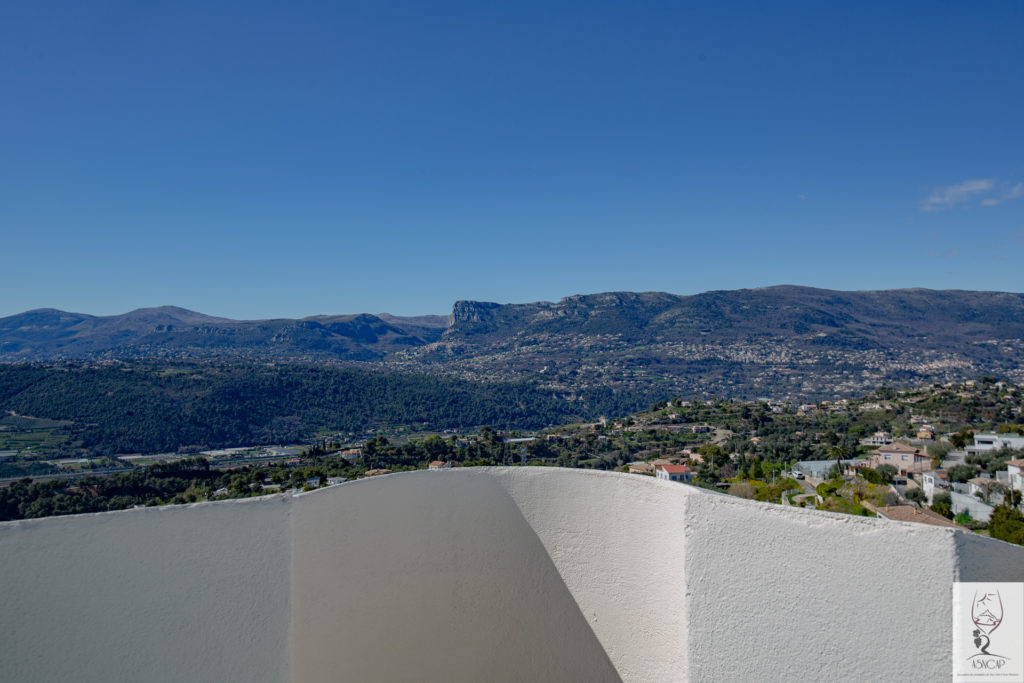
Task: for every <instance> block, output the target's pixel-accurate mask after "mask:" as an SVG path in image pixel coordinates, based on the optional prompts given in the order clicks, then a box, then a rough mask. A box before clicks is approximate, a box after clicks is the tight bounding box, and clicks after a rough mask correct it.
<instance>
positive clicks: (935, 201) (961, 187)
mask: <svg viewBox="0 0 1024 683" xmlns="http://www.w3.org/2000/svg"><path fill="white" fill-rule="evenodd" d="M994 185H995V184H994V183H993V182H992V181H991V180H989V179H988V178H978V179H975V180H965V181H964V182H962V183H960V184H958V185H945V186H942V187H936V188H935V189H934V190H932V193H931V194H930V195H928V197H927V198H926V199H925V200H924V201H923V202H921V210H922V211H937V210H941V209H948V208H950V207H952V206H956V205H957V204H963V203H964V202H967V201H970V200H971V199H972V198H973V197H974V196H975V195H978V194H984V193H986V192H990V191H991V190H992V188H993V187H994Z"/></svg>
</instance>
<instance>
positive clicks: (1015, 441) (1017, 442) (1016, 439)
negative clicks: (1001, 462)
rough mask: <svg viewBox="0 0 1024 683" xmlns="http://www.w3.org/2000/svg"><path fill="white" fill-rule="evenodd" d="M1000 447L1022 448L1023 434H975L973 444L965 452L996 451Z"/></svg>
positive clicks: (1023, 442)
mask: <svg viewBox="0 0 1024 683" xmlns="http://www.w3.org/2000/svg"><path fill="white" fill-rule="evenodd" d="M1001 448H1012V449H1014V450H1016V449H1021V448H1024V436H1020V435H1019V434H975V435H974V445H972V446H968V447H967V448H966V450H967V454H968V455H971V454H977V453H984V452H986V451H996V450H999V449H1001Z"/></svg>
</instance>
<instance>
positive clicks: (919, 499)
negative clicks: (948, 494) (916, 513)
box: [904, 489, 928, 505]
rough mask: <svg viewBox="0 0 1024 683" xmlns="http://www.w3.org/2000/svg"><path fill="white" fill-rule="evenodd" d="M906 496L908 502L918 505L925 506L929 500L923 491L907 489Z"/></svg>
mask: <svg viewBox="0 0 1024 683" xmlns="http://www.w3.org/2000/svg"><path fill="white" fill-rule="evenodd" d="M904 496H905V497H906V499H907V500H909V501H911V502H914V503H917V504H918V505H924V504H925V501H927V500H928V496H926V495H925V494H924V491H923V490H922V489H907V492H906V494H904Z"/></svg>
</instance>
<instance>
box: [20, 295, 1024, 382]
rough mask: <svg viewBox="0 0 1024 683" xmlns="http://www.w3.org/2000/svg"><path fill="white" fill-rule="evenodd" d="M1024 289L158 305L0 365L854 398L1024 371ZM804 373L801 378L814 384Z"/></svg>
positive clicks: (69, 331) (25, 321)
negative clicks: (378, 305) (323, 310)
mask: <svg viewBox="0 0 1024 683" xmlns="http://www.w3.org/2000/svg"><path fill="white" fill-rule="evenodd" d="M1022 355H1024V294H1017V293H1012V292H977V291H971V290H932V289H925V288H908V289H898V290H863V291H839V290H827V289H819V288H812V287H803V286H798V285H776V286H772V287H763V288H753V289H739V290H712V291H708V292H703V293H700V294H694V295H676V294H670V293H666V292H600V293H595V294H576V295H570V296H566V297H563V298H562V299H560V300H559V301H557V302H550V301H538V302H531V303H511V304H502V303H496V302H487V301H473V300H459V301H456V302H455V303H454V304H453V306H452V311H451V314H450V315H449V316H447V317H446V316H439V315H426V316H392V315H389V314H386V313H382V314H379V315H374V314H369V313H358V314H343V315H317V316H309V317H306V318H298V319H291V318H273V319H265V320H252V321H246V320H231V319H228V318H217V317H214V316H207V315H205V314H202V313H197V312H195V311H189V310H187V309H183V308H179V307H173V306H162V307H156V308H145V309H137V310H136V311H130V312H128V313H125V314H121V315H119V316H89V315H86V314H80V313H69V312H64V311H59V310H56V309H35V310H33V311H27V312H25V313H22V314H18V315H15V316H9V317H7V318H2V319H0V361H3V362H19V361H22V362H23V361H61V360H74V359H82V360H104V359H114V358H117V359H125V360H128V359H137V358H177V359H197V358H199V359H202V358H228V359H244V360H257V359H259V360H274V361H297V362H312V363H340V364H350V365H351V364H356V365H367V366H370V367H374V368H376V369H383V370H395V369H400V370H405V371H417V372H421V371H426V372H433V373H441V374H450V375H456V376H461V377H464V378H468V379H486V380H502V381H508V380H530V381H533V382H536V383H538V384H542V385H546V386H549V387H552V388H557V389H560V390H565V391H566V392H569V393H571V392H573V391H578V390H581V389H584V388H587V387H593V386H616V387H621V388H623V389H625V390H635V389H637V388H639V387H641V386H642V385H644V384H645V383H647V385H649V383H650V382H651V381H659V382H664V383H665V384H666V385H667V387H668V388H671V389H672V390H675V391H679V392H699V393H704V394H708V393H718V392H724V391H729V392H732V393H738V394H749V393H751V392H756V391H763V390H765V389H766V388H773V387H775V388H778V387H783V388H785V390H786V391H787V392H790V393H793V394H794V395H795V394H798V393H807V394H822V393H824V392H825V391H827V390H828V389H829V387H830V386H831V387H836V389H835V390H836V391H838V392H840V393H850V392H855V391H858V390H860V389H862V388H863V387H864V386H870V384H871V383H872V382H874V383H876V384H877V383H878V382H880V381H881V382H887V381H938V380H947V379H961V378H964V377H966V376H969V375H971V374H974V375H977V374H984V373H993V372H994V373H1003V374H1006V373H1010V374H1013V373H1021V371H1022V368H1021V363H1020V362H1019V361H1018V358H1019V357H1021V356H1022ZM805 380H806V381H805Z"/></svg>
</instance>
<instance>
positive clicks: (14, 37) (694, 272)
mask: <svg viewBox="0 0 1024 683" xmlns="http://www.w3.org/2000/svg"><path fill="white" fill-rule="evenodd" d="M498 5H499V4H498V3H480V2H461V3H454V2H443V1H442V2H430V3H425V2H386V1H382V0H378V1H375V2H365V3H363V2H359V3H355V2H323V3H305V2H294V3H270V2H256V1H252V0H249V1H247V2H209V1H204V2H188V1H187V0H185V1H179V2H173V3H172V2H153V3H139V2H98V1H93V2H86V3H83V2H44V1H31V2H29V1H21V0H15V1H14V2H7V3H3V4H2V5H0V102H2V106H0V316H3V315H10V314H14V313H18V312H21V311H23V310H27V309H31V308H37V307H54V308H61V309H65V310H74V311H80V312H86V313H94V314H114V313H120V312H124V311H128V310H131V309H133V308H138V307H143V306H157V305H163V304H175V305H180V306H184V307H187V308H191V309H195V310H200V311H203V312H205V313H210V314H214V315H223V316H228V317H235V318H262V317H274V316H288V317H296V316H304V315H313V314H318V313H354V312H361V311H366V312H373V313H376V312H381V311H388V312H391V313H395V314H421V313H447V312H448V311H449V310H450V307H451V304H452V302H453V301H455V300H456V299H479V300H490V301H500V302H518V301H536V300H557V299H559V298H561V297H563V296H566V295H570V294H577V293H590V292H600V291H609V290H634V291H646V290H661V291H669V292H674V293H679V294H689V293H696V292H701V291H706V290H709V289H735V288H741V287H758V286H765V285H772V284H783V283H785V284H801V285H809V286H816V287H826V288H834V289H883V288H895V287H918V286H919V287H930V288H936V289H945V288H957V289H994V290H1008V291H1015V292H1020V291H1024V276H1022V275H1021V272H1022V271H1021V267H1020V263H1021V259H1022V257H1024V39H1022V36H1024V3H1021V2H986V3H971V2H942V1H930V2H921V3H910V2H905V3H891V2H867V3H847V4H844V5H839V4H838V3H806V4H800V3H753V2H751V3H739V2H716V3H702V4H700V5H696V4H692V3H668V2H665V3H661V2H651V3H622V2H617V3H606V2H586V3H556V2H526V1H523V2H515V3H502V5H501V6H498Z"/></svg>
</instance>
